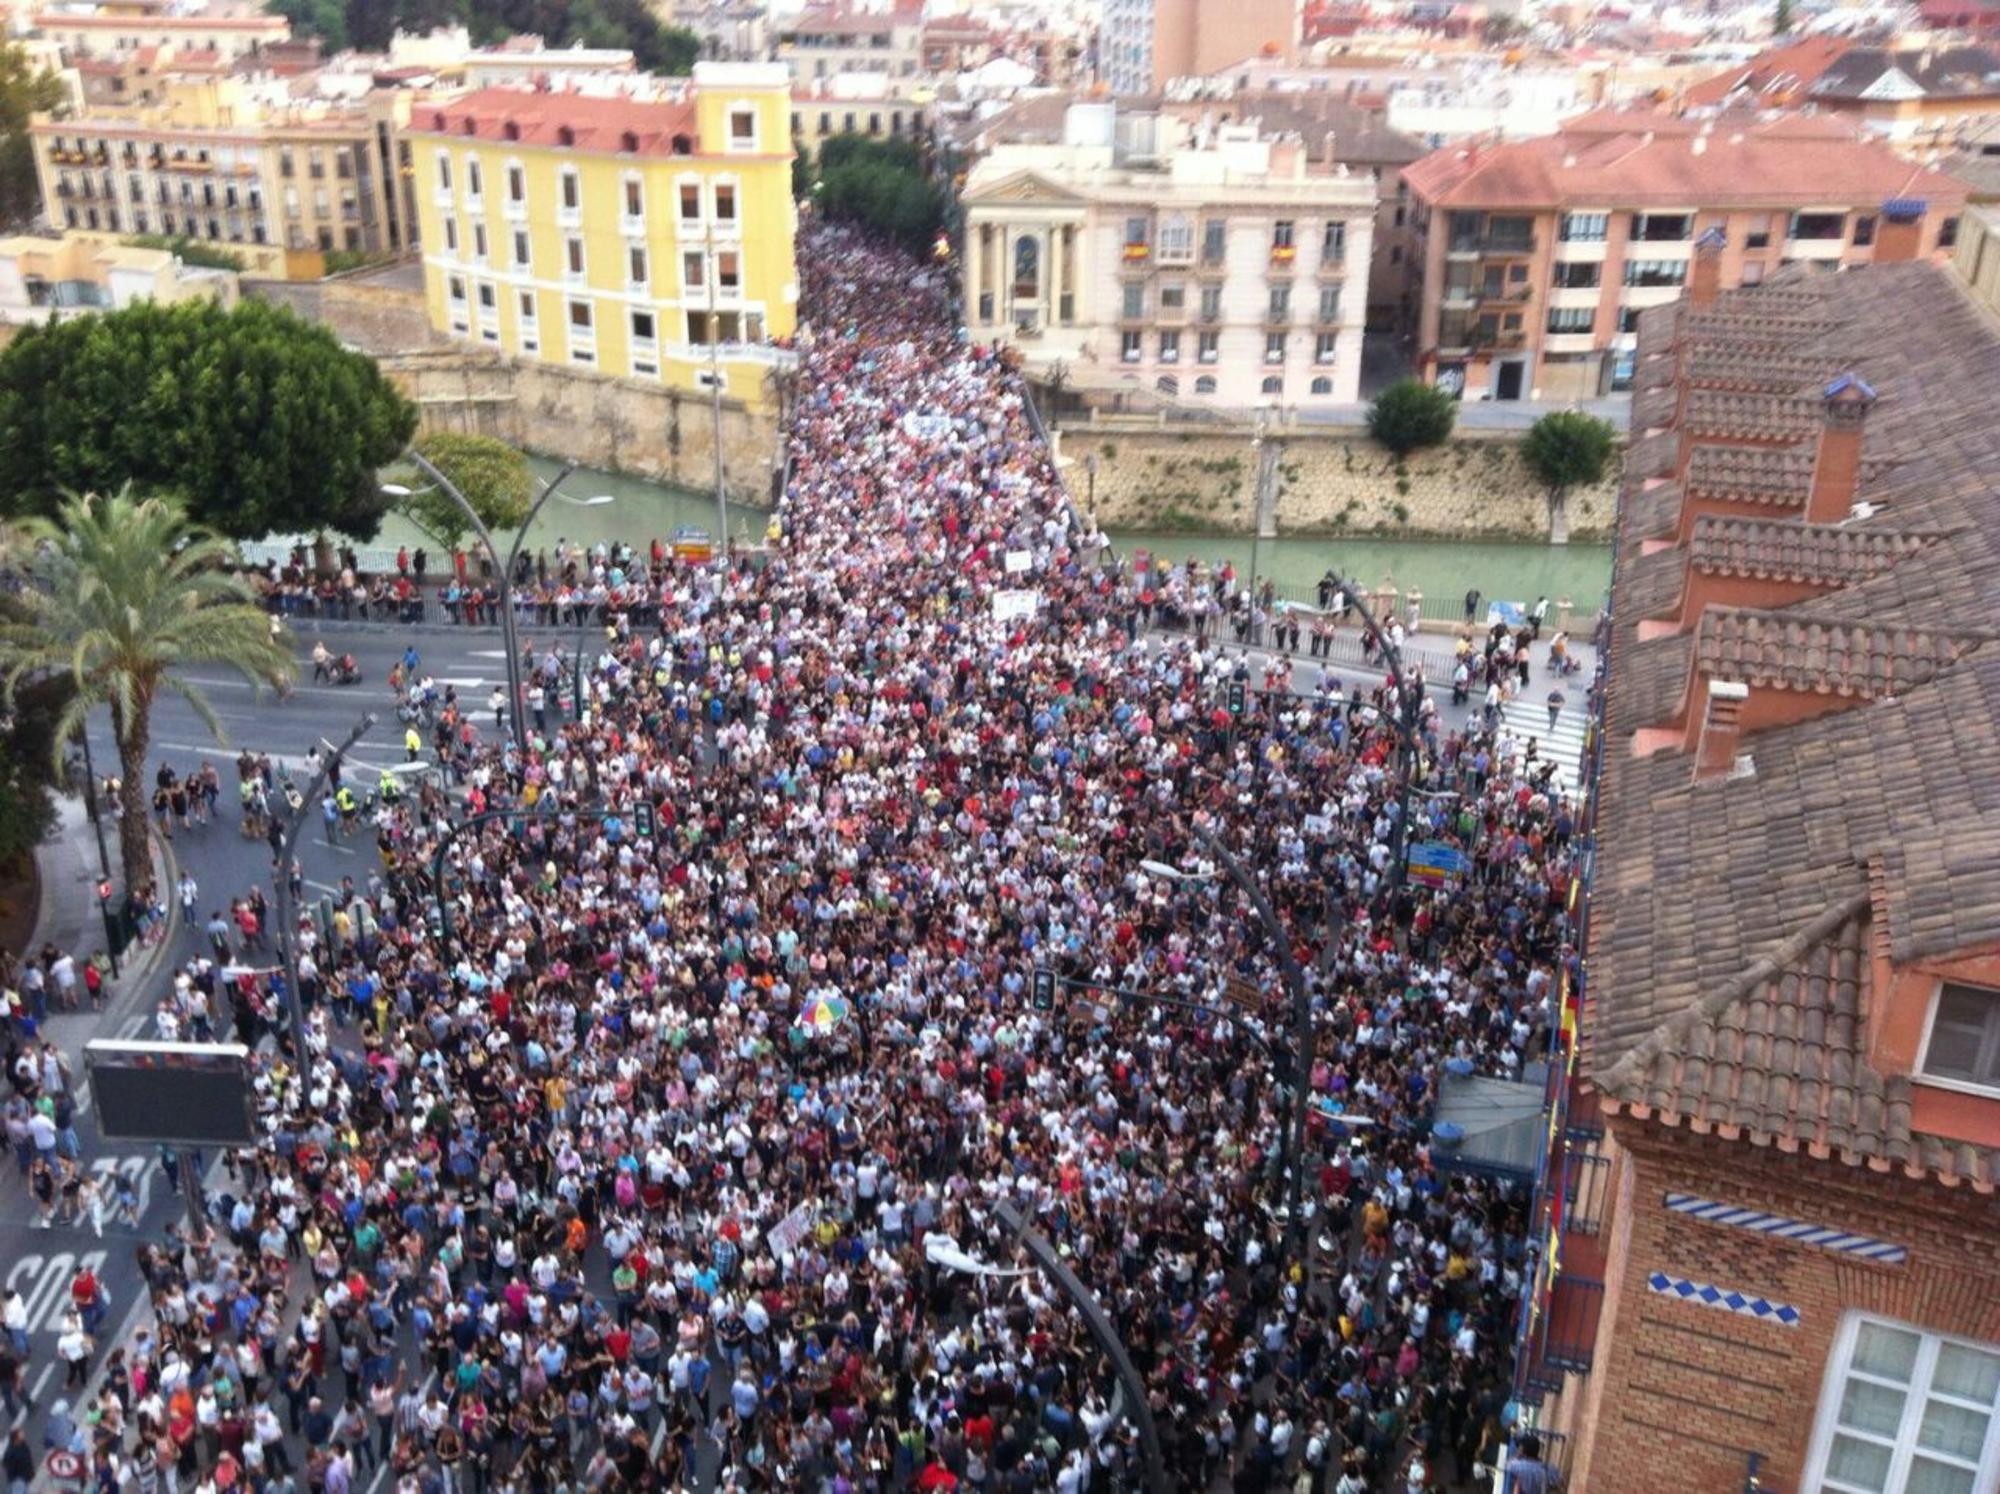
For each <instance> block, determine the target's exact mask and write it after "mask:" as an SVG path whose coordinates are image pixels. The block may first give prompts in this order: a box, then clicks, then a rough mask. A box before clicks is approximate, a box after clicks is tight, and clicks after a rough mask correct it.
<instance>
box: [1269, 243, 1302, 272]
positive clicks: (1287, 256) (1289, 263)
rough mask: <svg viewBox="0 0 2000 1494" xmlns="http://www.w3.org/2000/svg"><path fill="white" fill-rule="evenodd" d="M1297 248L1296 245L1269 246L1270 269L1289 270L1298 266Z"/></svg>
mask: <svg viewBox="0 0 2000 1494" xmlns="http://www.w3.org/2000/svg"><path fill="white" fill-rule="evenodd" d="M1298 260H1299V248H1298V245H1296V244H1273V245H1272V246H1271V268H1272V269H1274V270H1290V269H1292V268H1293V267H1295V266H1296V265H1297V264H1298Z"/></svg>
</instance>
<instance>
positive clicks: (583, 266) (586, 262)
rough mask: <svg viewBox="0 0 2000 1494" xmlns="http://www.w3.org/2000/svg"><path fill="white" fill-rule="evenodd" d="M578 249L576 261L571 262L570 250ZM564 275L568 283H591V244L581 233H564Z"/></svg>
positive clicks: (565, 281) (565, 282)
mask: <svg viewBox="0 0 2000 1494" xmlns="http://www.w3.org/2000/svg"><path fill="white" fill-rule="evenodd" d="M572 249H574V250H576V263H575V264H574V265H572V264H571V263H570V250H572ZM562 276H563V283H564V284H566V285H588V284H589V283H590V244H589V242H588V241H587V240H586V239H585V238H584V236H583V235H582V234H580V233H566V234H564V235H563V254H562Z"/></svg>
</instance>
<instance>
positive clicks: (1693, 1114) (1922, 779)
mask: <svg viewBox="0 0 2000 1494" xmlns="http://www.w3.org/2000/svg"><path fill="white" fill-rule="evenodd" d="M1638 348H1639V354H1640V359H1641V364H1640V372H1641V373H1642V375H1644V376H1645V379H1644V382H1645V388H1646V390H1647V393H1648V396H1649V397H1653V396H1656V395H1657V396H1659V397H1660V398H1664V397H1666V396H1668V395H1672V394H1674V393H1676V392H1677V391H1678V390H1679V388H1680V387H1681V380H1682V379H1683V378H1685V379H1687V380H1688V382H1689V385H1690V386H1691V387H1689V388H1688V389H1687V402H1686V405H1687V410H1688V416H1687V420H1686V425H1685V427H1682V426H1678V425H1677V426H1670V427H1669V428H1667V429H1663V430H1657V431H1654V432H1652V433H1651V434H1648V435H1645V436H1642V437H1640V438H1638V439H1637V440H1635V441H1633V442H1632V444H1631V446H1630V448H1629V449H1628V456H1627V468H1626V480H1625V482H1624V484H1623V485H1622V489H1621V500H1620V507H1619V522H1618V558H1617V563H1616V571H1615V573H1614V585H1615V589H1616V595H1617V596H1618V597H1619V599H1620V601H1619V607H1618V612H1617V615H1616V620H1615V622H1614V631H1613V638H1612V641H1611V646H1610V658H1611V660H1612V672H1611V676H1610V680H1609V683H1608V686H1607V688H1606V692H1605V710H1606V727H1605V735H1606V751H1605V757H1604V776H1603V780H1602V782H1601V784H1600V785H1599V789H1598V794H1597V803H1598V805H1599V806H1600V808H1599V814H1600V820H1601V823H1600V825H1599V827H1598V844H1599V847H1600V849H1599V852H1598V862H1597V867H1596V876H1595V887H1596V894H1595V901H1594V903H1593V906H1592V913H1591V926H1590V943H1589V950H1588V953H1589V958H1590V961H1591V975H1592V979H1591V982H1590V985H1589V987H1588V988H1587V989H1586V993H1585V1012H1584V1026H1583V1054H1582V1064H1583V1069H1584V1072H1585V1074H1586V1076H1587V1077H1588V1079H1589V1081H1590V1083H1591V1084H1592V1085H1593V1086H1594V1087H1595V1088H1596V1089H1597V1090H1598V1092H1599V1093H1600V1094H1601V1095H1603V1096H1604V1097H1605V1101H1606V1103H1607V1104H1608V1105H1610V1106H1611V1107H1613V1108H1617V1109H1623V1110H1626V1111H1629V1112H1630V1113H1632V1114H1635V1115H1638V1116H1641V1117H1650V1118H1652V1119H1655V1120H1658V1121H1659V1122H1661V1123H1663V1124H1665V1125H1669V1126H1675V1125H1686V1126H1688V1127H1690V1128H1692V1129H1696V1130H1712V1131H1715V1132H1718V1133H1720V1134H1721V1135H1722V1136H1724V1137H1725V1138H1741V1139H1745V1140H1748V1141H1750V1142H1752V1143H1755V1144H1760V1145H1773V1146H1777V1147H1780V1148H1783V1149H1785V1150H1790V1151H1798V1152H1801V1153H1808V1154H1810V1155H1813V1156H1816V1157H1821V1158H1827V1157H1832V1158H1837V1159H1840V1160H1843V1161H1846V1162H1848V1163H1850V1164H1865V1165H1867V1166H1869V1167H1871V1168H1874V1169H1877V1170H1886V1169H1897V1170H1900V1171H1903V1172H1905V1173H1907V1174H1910V1175H1913V1176H1923V1177H1931V1178H1936V1179H1938V1180H1940V1181H1942V1182H1944V1183H1947V1184H1955V1183H1969V1184H1970V1185H1971V1186H1972V1187H1974V1188H1976V1189H1979V1190H1980V1191H1982V1192H1990V1191H1991V1190H1993V1189H1994V1187H1995V1186H1996V1182H2000V1149H1996V1148H1994V1147H1992V1146H1990V1145H1982V1144H1977V1143H1968V1142H1967V1141H1965V1140H1963V1139H1955V1138H1952V1137H1947V1136H1943V1135H1940V1134H1935V1133H1927V1132H1924V1131H1920V1130H1918V1129H1916V1121H1915V1117H1916V1115H1917V1114H1920V1113H1921V1107H1920V1106H1916V1107H1914V1109H1913V1102H1914V1098H1915V1093H1916V1091H1917V1089H1918V1088H1919V1087H1920V1086H1919V1085H1918V1084H1917V1083H1916V1082H1915V1081H1913V1079H1912V1077H1911V1076H1910V1075H1909V1073H1908V1072H1907V1069H1904V1070H1902V1071H1900V1072H1891V1071H1890V1070H1889V1069H1888V1068H1886V1067H1885V1068H1880V1069H1878V1068H1877V1067H1876V1066H1875V1060H1874V1057H1873V1055H1872V1050H1871V1048H1870V1044H1869V1038H1868V1032H1869V1028H1870V1021H1871V1006H1872V1004H1873V1003H1874V1002H1876V1001H1878V1000H1886V999H1889V996H1890V992H1889V991H1888V990H1886V989H1882V988H1880V987H1877V986H1875V985H1874V982H1873V968H1872V962H1871V960H1870V959H1869V952H1870V949H1871V940H1881V941H1884V942H1886V946H1887V948H1888V950H1889V955H1890V959H1891V962H1892V964H1893V965H1895V966H1896V967H1897V968H1899V969H1900V968H1904V967H1906V966H1907V965H1908V964H1909V963H1910V962H1913V961H1917V960H1925V959H1936V958H1942V957H1946V956H1950V955H1954V954H1959V953H1963V952H1967V951H1972V950H1978V949H1985V948H1991V947H1992V946H1994V945H1995V944H1996V943H2000V769H1996V767H1995V760H1994V758H1993V756H1992V751H1991V744H1992V742H1993V741H1994V740H2000V590H1996V587H2000V579H1996V578H2000V523H1996V522H1995V516H1996V509H1995V507H1994V504H1995V489H1994V486H1993V483H1992V478H1991V474H1992V472H1993V471H1994V470H1996V468H2000V336H1996V334H1995V333H1994V331H1993V329H1992V327H1991V326H1990V325H1989V324H1988V323H1987V322H1986V321H1985V320H1984V319H1983V318H1982V316H1981V315H1980V313H1979V312H1978V311H1977V309H1976V308H1975V307H1974V306H1973V305H1972V304H1971V303H1970V302H1969V301H1968V300H1967V299H1966V298H1965V297H1964V295H1963V294H1962V292H1960V291H1959V290H1958V289H1957V287H1956V285H1955V283H1954V282H1953V279H1952V277H1951V275H1950V274H1949V272H1947V271H1944V270H1941V269H1940V268H1938V267H1936V266H1933V265H1929V264H1921V263H1912V264H1891V265H1878V266H1873V267H1869V268H1864V269H1860V270H1856V271H1852V272H1849V273H1845V274H1839V275H1825V274H1819V275H1797V276H1794V275H1791V274H1786V275H1785V276H1783V277H1782V278H1781V279H1776V280H1774V282H1773V283H1772V284H1771V285H1770V286H1768V287H1760V288H1757V289H1746V290H1739V291H1729V292H1725V293H1723V295H1722V297H1721V298H1720V300H1719V301H1718V302H1717V303H1716V305H1715V306H1714V307H1712V308H1710V309H1707V310H1703V311H1700V312H1696V311H1693V310H1692V309H1691V308H1689V307H1687V306H1685V305H1682V306H1678V307H1669V308H1662V309H1661V310H1659V311H1651V312H1647V313H1646V314H1645V315H1644V316H1643V317H1642V318H1641V320H1640V328H1639V337H1638ZM1760 362H1761V363H1762V364H1763V365H1764V370H1765V377H1763V378H1762V379H1761V380H1759V381H1758V386H1753V392H1741V389H1742V383H1741V381H1742V380H1744V379H1745V378H1746V377H1749V375H1746V374H1745V372H1744V370H1745V368H1746V367H1747V366H1753V365H1755V364H1757V363H1760ZM1697 371H1699V374H1697ZM1669 372H1671V374H1672V375H1673V377H1672V378H1663V377H1662V375H1663V374H1666V373H1669ZM1846 372H1851V373H1853V375H1854V376H1855V377H1857V378H1860V379H1864V380H1866V381H1867V382H1868V383H1869V384H1870V385H1872V386H1873V387H1874V388H1875V389H1876V390H1877V391H1878V393H1879V399H1878V401H1877V403H1876V406H1875V408H1874V409H1873V411H1872V413H1871V415H1870V417H1869V423H1868V426H1867V428H1866V432H1865V435H1864V444H1863V454H1862V470H1861V474H1860V486H1859V490H1858V492H1857V498H1858V499H1860V500H1861V501H1862V502H1864V503H1865V504H1866V505H1867V507H1866V508H1865V509H1863V510H1861V515H1862V516H1861V517H1858V518H1854V519H1851V520H1848V521H1845V522H1842V523H1840V524H1807V523H1803V522H1801V521H1800V520H1798V519H1797V518H1787V517H1782V516H1781V515H1782V514H1783V512H1784V511H1783V510H1782V509H1775V510H1773V511H1771V513H1770V517H1768V518H1764V517H1757V518H1752V517H1741V518H1739V517H1728V518H1723V517H1716V516H1706V515H1705V516H1702V517H1700V518H1698V519H1697V520H1696V521H1695V524H1694V527H1693V532H1692V537H1691V540H1690V542H1689V544H1688V545H1687V546H1686V547H1685V549H1679V548H1665V549H1662V548H1659V547H1657V545H1656V544H1655V541H1656V540H1657V537H1658V536H1659V535H1661V534H1662V533H1663V532H1666V531H1668V530H1670V528H1671V526H1672V524H1673V522H1674V521H1675V519H1676V518H1678V516H1679V514H1680V513H1681V504H1682V502H1683V499H1684V495H1683V493H1682V492H1681V490H1680V487H1679V485H1678V484H1675V483H1672V482H1664V483H1662V482H1653V481H1649V480H1648V477H1647V475H1646V474H1649V473H1657V472H1661V471H1670V470H1671V460H1670V457H1669V455H1668V454H1669V452H1670V451H1671V450H1672V449H1673V448H1674V447H1675V446H1676V445H1677V444H1678V443H1679V442H1680V441H1681V440H1682V439H1683V437H1684V434H1692V435H1694V436H1695V437H1696V440H1695V445H1694V449H1693V454H1692V457H1691V465H1690V481H1689V486H1690V488H1691V489H1692V488H1695V487H1697V486H1699V485H1701V484H1709V485H1710V486H1713V485H1715V484H1717V483H1719V482H1722V481H1724V479H1727V481H1728V483H1730V484H1732V485H1733V486H1734V487H1735V488H1736V489H1737V490H1739V491H1747V490H1748V489H1752V488H1754V489H1757V490H1758V492H1759V495H1761V494H1762V492H1763V491H1765V490H1768V491H1769V493H1770V495H1771V496H1772V497H1773V498H1774V499H1779V498H1789V499H1790V500H1792V502H1793V504H1794V506H1796V501H1797V499H1798V498H1799V497H1802V496H1803V494H1804V492H1805V489H1806V488H1807V486H1809V484H1810V464H1809V461H1808V458H1809V457H1810V455H1811V446H1810V444H1809V440H1810V435H1811V428H1810V425H1809V422H1811V421H1812V420H1813V419H1814V416H1813V414H1812V410H1813V407H1814V406H1815V405H1816V404H1817V403H1818V399H1817V398H1816V397H1815V396H1817V395H1818V394H1819V392H1820V391H1821V390H1822V389H1823V388H1824V385H1825V381H1827V380H1830V379H1832V378H1834V376H1835V375H1836V374H1841V373H1846ZM1702 378H1719V379H1721V380H1723V381H1726V382H1728V383H1729V385H1730V387H1729V388H1726V389H1718V388H1704V387H1701V385H1700V379H1702ZM1704 422H1705V423H1706V424H1707V425H1708V426H1709V427H1711V428H1715V429H1717V430H1729V431H1733V432H1734V433H1735V434H1736V436H1737V439H1739V440H1740V439H1744V438H1745V437H1746V436H1751V435H1755V436H1759V437H1762V438H1765V439H1777V440H1785V439H1787V438H1788V437H1791V438H1793V439H1795V442H1796V444H1793V445H1791V446H1789V447H1780V448H1776V449H1756V450H1745V449H1743V448H1741V447H1739V448H1736V449H1733V450H1730V449H1722V448H1714V447H1709V446H1705V445H1704V443H1703V442H1702V440H1701V439H1700V435H1701V429H1702V426H1703V424H1704ZM1788 484H1789V487H1787V485H1788ZM1687 571H1694V572H1698V573H1707V574H1720V575H1742V576H1755V577H1763V578H1771V579H1783V580H1790V581H1804V582H1808V583H1811V584H1812V585H1813V586H1814V589H1815V592H1816V594H1815V595H1813V596H1810V597H1808V598H1807V599H1805V600H1802V601H1799V602H1796V603H1793V604H1791V605H1789V606H1785V607H1782V608H1765V609H1751V608H1726V607H1715V606H1711V607H1709V608H1708V609H1707V610H1706V611H1704V613H1703V614H1702V617H1701V619H1700V621H1699V623H1698V624H1697V626H1696V628H1695V629H1694V630H1693V631H1691V632H1681V633H1675V634H1669V635H1667V636H1662V637H1651V636H1646V637H1643V638H1642V636H1641V633H1640V628H1641V624H1642V623H1643V622H1644V621H1645V620H1646V619H1648V618H1656V617H1661V616H1666V615H1669V614H1670V613H1671V611H1672V610H1673V604H1674V602H1675V600H1676V598H1677V597H1678V596H1679V595H1680V575H1683V574H1685V573H1686V572H1687ZM1677 573H1679V574H1677ZM1704 679H1722V680H1735V681H1741V682H1744V683H1746V684H1749V685H1750V686H1751V687H1752V695H1753V699H1754V698H1756V697H1757V696H1758V695H1759V694H1760V693H1761V692H1763V691H1769V690H1779V689H1782V690H1789V691H1799V692H1811V693H1812V694H1814V695H1816V696H1819V697H1820V698H1821V700H1822V702H1824V703H1825V704H1829V705H1830V704H1833V703H1834V702H1835V701H1837V700H1839V699H1840V698H1841V697H1845V698H1846V708H1844V709H1833V710H1830V711H1823V712H1822V713H1821V714H1817V715H1811V716H1809V717H1806V718H1805V719H1799V720H1793V721H1789V722H1784V723H1781V724H1772V725H1761V726H1758V727H1755V728H1748V729H1746V731H1745V734H1744V735H1743V737H1742V738H1741V740H1740V743H1739V751H1740V754H1741V756H1740V758H1739V761H1740V762H1742V763H1743V765H1744V771H1742V772H1741V773H1738V774H1721V775H1717V776H1714V777H1706V778H1697V777H1696V775H1695V772H1694V765H1693V762H1692V760H1691V755H1690V754H1689V753H1688V752H1686V751H1683V750H1679V749H1677V748H1676V747H1674V746H1672V745H1669V746H1668V747H1666V748H1665V749H1663V750H1650V748H1651V747H1652V746H1653V745H1655V742H1653V741H1649V740H1648V739H1647V738H1645V737H1644V736H1643V735H1642V734H1643V733H1645V732H1646V731H1647V729H1649V728H1657V727H1660V726H1663V725H1668V724H1671V723H1673V722H1675V721H1677V720H1684V719H1685V717H1684V715H1682V714H1681V713H1682V712H1684V711H1685V710H1686V708H1687V706H1688V703H1689V700H1690V694H1689V692H1690V689H1691V688H1694V689H1698V688H1699V687H1700V684H1701V682H1702V681H1703V680H1704ZM1661 889H1671V895H1663V894H1662V891H1661Z"/></svg>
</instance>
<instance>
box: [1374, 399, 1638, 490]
mask: <svg viewBox="0 0 2000 1494" xmlns="http://www.w3.org/2000/svg"><path fill="white" fill-rule="evenodd" d="M1457 423H1458V401H1457V400H1456V399H1454V398H1452V396H1451V395H1449V394H1447V393H1446V392H1445V391H1444V390H1442V389H1439V388H1437V387H1435V386H1434V385H1431V384H1426V383H1424V382H1423V381H1422V380H1420V379H1400V380H1398V381H1397V382H1396V383H1394V384H1391V385H1390V386H1389V387H1388V388H1387V389H1384V390H1383V391H1382V393H1381V394H1380V395H1378V396H1377V397H1376V399H1375V402H1374V403H1373V404H1371V405H1370V406H1369V407H1368V434H1369V435H1371V436H1373V437H1374V438H1375V439H1376V440H1377V441H1379V442H1380V443H1381V444H1382V445H1384V446H1386V447H1388V448H1389V450H1390V451H1391V452H1393V453H1394V454H1395V456H1396V458H1397V460H1398V461H1401V460H1402V458H1404V457H1406V456H1408V455H1409V454H1410V453H1411V452H1413V451H1418V450H1421V449H1422V448H1424V447H1426V446H1437V445H1440V444H1441V443H1443V442H1444V441H1446V440H1448V439H1450V437H1451V432H1452V428H1453V427H1454V426H1455V425H1456V424H1457ZM1617 450H1618V432H1617V430H1616V429H1615V428H1614V427H1613V426H1612V424H1611V423H1610V422H1609V421H1608V420H1599V419H1598V418H1597V417H1596V416H1595V415H1586V414H1585V413H1583V411H1581V410H1551V411H1549V413H1548V414H1546V415H1544V416H1542V417H1541V418H1540V419H1538V420H1537V421H1536V422H1535V423H1534V424H1533V425H1531V426H1529V427H1528V434H1527V436H1526V438H1525V439H1524V440H1523V441H1522V443H1521V460H1522V462H1524V463H1525V464H1526V466H1527V468H1528V471H1529V472H1530V473H1532V474H1533V475H1534V478H1535V480H1536V481H1537V482H1539V483H1541V485H1542V486H1543V487H1544V488H1545V489H1546V490H1547V492H1548V501H1549V514H1550V517H1551V519H1553V518H1554V517H1555V516H1556V515H1557V514H1559V513H1561V512H1562V508H1563V505H1564V504H1565V503H1566V502H1567V501H1568V499H1569V494H1570V492H1571V490H1572V489H1575V488H1587V487H1589V486H1591V485H1592V484H1593V483H1598V482H1602V481H1603V480H1604V476H1605V474H1606V473H1607V472H1609V471H1610V470H1611V464H1612V461H1613V459H1614V457H1615V456H1616V454H1617Z"/></svg>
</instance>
